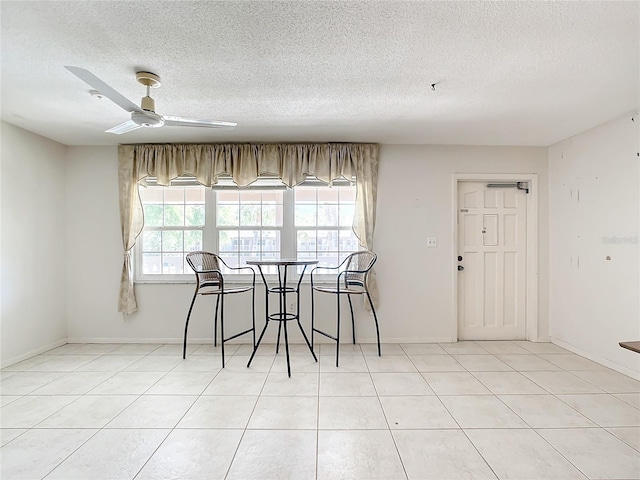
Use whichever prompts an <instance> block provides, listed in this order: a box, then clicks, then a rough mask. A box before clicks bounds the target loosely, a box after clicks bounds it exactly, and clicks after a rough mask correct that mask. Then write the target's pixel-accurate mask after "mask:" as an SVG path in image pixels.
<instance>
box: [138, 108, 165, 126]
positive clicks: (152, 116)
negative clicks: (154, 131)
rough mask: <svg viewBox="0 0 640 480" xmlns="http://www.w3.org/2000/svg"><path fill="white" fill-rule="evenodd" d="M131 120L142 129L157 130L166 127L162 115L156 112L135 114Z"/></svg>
mask: <svg viewBox="0 0 640 480" xmlns="http://www.w3.org/2000/svg"><path fill="white" fill-rule="evenodd" d="M131 120H132V121H133V122H134V123H136V124H138V125H140V126H141V127H147V128H156V127H161V126H162V125H164V120H163V119H162V117H161V116H160V115H158V114H157V113H154V112H147V111H145V112H133V113H132V114H131Z"/></svg>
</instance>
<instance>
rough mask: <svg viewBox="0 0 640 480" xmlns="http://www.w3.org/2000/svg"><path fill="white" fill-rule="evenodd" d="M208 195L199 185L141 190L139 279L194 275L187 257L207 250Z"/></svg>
mask: <svg viewBox="0 0 640 480" xmlns="http://www.w3.org/2000/svg"><path fill="white" fill-rule="evenodd" d="M204 193H205V191H204V188H203V187H196V186H186V187H184V186H172V187H158V186H149V187H146V188H144V187H141V188H140V198H141V200H142V206H143V209H144V230H143V231H142V234H141V235H140V237H139V238H138V242H137V243H136V244H137V246H138V252H139V255H138V256H139V261H138V266H139V268H138V272H139V275H138V277H139V278H143V277H146V276H159V275H161V276H176V275H178V276H179V275H184V274H187V273H188V274H190V273H191V269H190V268H189V266H188V265H187V263H186V261H185V255H186V254H187V253H188V252H191V251H194V250H202V248H203V237H204V227H205V212H206V205H205V195H204Z"/></svg>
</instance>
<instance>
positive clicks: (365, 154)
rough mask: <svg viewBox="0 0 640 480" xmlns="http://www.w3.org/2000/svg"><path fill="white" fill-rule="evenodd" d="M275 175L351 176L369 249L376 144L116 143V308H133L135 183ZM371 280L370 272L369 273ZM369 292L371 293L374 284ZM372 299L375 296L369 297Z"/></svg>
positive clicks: (358, 222)
mask: <svg viewBox="0 0 640 480" xmlns="http://www.w3.org/2000/svg"><path fill="white" fill-rule="evenodd" d="M265 174H269V175H277V176H278V177H279V178H280V179H281V180H282V182H283V183H285V184H286V185H287V186H289V187H293V186H295V185H297V184H299V183H302V182H303V181H304V180H305V179H306V177H307V176H309V175H312V176H315V177H316V178H318V179H320V180H322V181H324V182H327V183H330V182H332V181H334V180H337V179H339V178H343V177H344V178H347V179H349V180H351V179H352V178H354V177H355V179H356V192H357V193H356V210H355V215H354V220H353V231H354V233H355V234H356V236H357V237H358V239H359V241H360V245H361V246H362V248H365V249H367V250H373V232H374V229H375V218H376V197H377V183H378V145H375V144H353V143H321V144H249V143H242V144H240V143H239V144H234V143H232V144H143V145H120V146H119V147H118V181H119V188H120V220H121V225H122V243H123V246H124V265H123V268H122V277H121V283H120V298H119V303H118V311H119V312H123V313H125V314H131V313H133V312H135V311H136V310H137V304H136V297H135V291H134V286H133V264H132V257H131V249H132V248H133V246H134V245H135V242H136V239H137V238H138V236H139V235H140V233H141V232H142V228H143V226H144V216H143V211H142V204H141V202H140V197H139V194H138V184H139V183H140V182H143V181H144V179H145V178H147V177H156V178H157V181H158V184H159V185H169V183H170V182H171V180H172V179H174V178H177V177H179V176H182V175H187V176H192V177H195V178H196V180H197V181H198V182H199V183H201V184H202V185H204V186H207V187H210V186H212V185H215V184H216V183H217V182H218V176H220V175H225V176H226V175H230V176H231V177H232V178H233V181H234V182H235V183H236V184H238V185H240V186H245V185H249V184H250V183H252V182H254V181H255V180H256V179H257V178H258V176H259V175H265ZM370 279H372V280H373V281H375V275H370ZM370 290H372V291H373V292H376V289H375V285H371V286H370ZM373 297H374V302H375V301H376V299H377V295H375V294H374V295H373Z"/></svg>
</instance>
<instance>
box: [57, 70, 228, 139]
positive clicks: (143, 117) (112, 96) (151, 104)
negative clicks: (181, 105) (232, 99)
mask: <svg viewBox="0 0 640 480" xmlns="http://www.w3.org/2000/svg"><path fill="white" fill-rule="evenodd" d="M64 68H66V69H67V70H69V71H70V72H71V73H73V74H74V75H75V76H76V77H78V78H79V79H80V80H82V81H83V82H85V83H87V84H88V85H89V86H91V87H92V88H93V89H95V90H96V91H97V92H98V93H99V94H100V95H101V96H104V97H106V98H108V99H109V100H111V101H112V102H113V103H115V104H116V105H118V106H119V107H120V108H122V109H123V110H126V111H127V112H129V113H131V120H128V121H126V122H124V123H121V124H120V125H116V126H115V127H112V128H110V129H109V130H106V132H107V133H113V134H116V135H121V134H123V133H127V132H130V131H132V130H136V129H138V128H140V127H145V128H158V127H162V126H164V125H167V126H173V127H205V128H233V127H235V126H236V125H237V123H235V122H221V121H215V120H199V119H196V118H185V117H174V116H168V115H167V116H162V115H159V114H158V113H156V105H155V101H154V100H153V98H151V95H149V90H150V89H151V88H158V87H159V86H160V77H159V76H158V75H156V74H155V73H151V72H136V80H137V81H138V82H139V83H141V84H142V85H144V86H145V87H147V95H146V96H144V97H142V101H141V102H140V106H139V107H138V106H137V105H136V104H135V103H133V102H132V101H131V100H129V99H128V98H127V97H125V96H124V95H122V94H121V93H119V92H117V91H116V90H114V89H113V88H111V87H110V86H109V85H107V84H106V83H105V82H103V81H102V80H100V79H99V78H98V77H96V76H95V75H94V74H93V73H91V72H90V71H89V70H85V69H84V68H80V67H72V66H65V67H64Z"/></svg>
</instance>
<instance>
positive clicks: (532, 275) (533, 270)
mask: <svg viewBox="0 0 640 480" xmlns="http://www.w3.org/2000/svg"><path fill="white" fill-rule="evenodd" d="M460 182H505V183H512V182H513V183H515V182H529V193H528V194H527V251H526V255H527V275H526V279H527V288H526V294H525V295H526V297H525V302H526V308H525V332H526V333H525V334H526V339H527V340H529V341H531V342H537V341H538V340H539V337H540V335H539V330H538V323H539V321H538V268H539V266H538V257H539V242H538V175H537V174H535V173H454V174H453V212H452V213H453V216H452V220H453V222H452V225H453V251H452V252H451V271H452V272H454V275H453V292H454V294H453V325H452V327H451V338H453V339H455V340H456V341H457V340H458V273H457V270H456V265H457V263H458V262H457V256H458V210H459V208H458V184H459V183H460Z"/></svg>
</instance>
